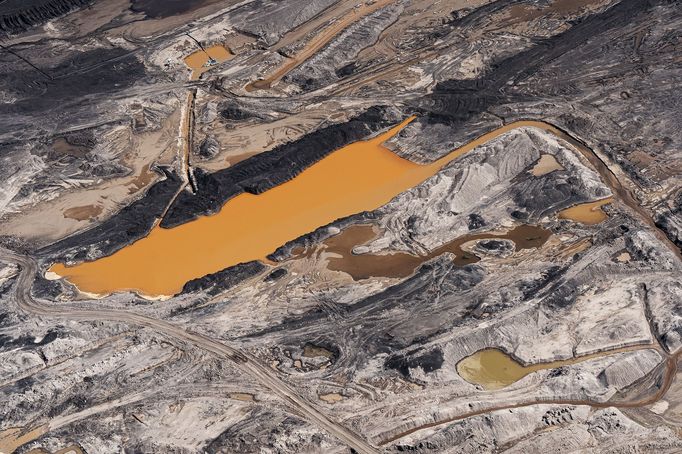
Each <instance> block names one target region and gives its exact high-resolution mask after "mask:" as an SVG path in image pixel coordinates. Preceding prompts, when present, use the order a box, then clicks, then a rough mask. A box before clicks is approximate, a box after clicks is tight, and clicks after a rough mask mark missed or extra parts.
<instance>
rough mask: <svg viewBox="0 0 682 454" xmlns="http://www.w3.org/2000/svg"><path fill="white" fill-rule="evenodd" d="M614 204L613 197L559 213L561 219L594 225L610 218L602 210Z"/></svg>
mask: <svg viewBox="0 0 682 454" xmlns="http://www.w3.org/2000/svg"><path fill="white" fill-rule="evenodd" d="M611 202H613V197H608V198H606V199H601V200H597V201H596V202H588V203H581V204H580V205H576V206H574V207H571V208H567V209H565V210H562V211H560V212H559V219H570V220H571V221H576V222H580V223H582V224H587V225H594V224H599V223H600V222H603V221H605V220H606V219H607V218H608V216H607V215H606V213H604V210H602V209H601V207H603V206H604V205H608V204H609V203H611Z"/></svg>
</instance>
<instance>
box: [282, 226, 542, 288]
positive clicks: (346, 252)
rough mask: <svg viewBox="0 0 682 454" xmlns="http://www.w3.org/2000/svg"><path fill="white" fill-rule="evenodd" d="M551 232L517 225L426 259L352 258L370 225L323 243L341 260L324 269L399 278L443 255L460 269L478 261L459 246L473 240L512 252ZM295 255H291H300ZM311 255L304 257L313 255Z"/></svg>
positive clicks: (537, 242) (451, 244) (370, 233)
mask: <svg viewBox="0 0 682 454" xmlns="http://www.w3.org/2000/svg"><path fill="white" fill-rule="evenodd" d="M551 235H552V232H551V231H549V230H546V229H543V228H542V227H539V226H534V225H520V226H518V227H515V228H514V229H512V230H510V231H509V232H507V233H500V234H495V233H479V234H475V235H464V236H461V237H459V238H456V239H455V240H453V241H451V242H449V243H446V244H444V245H443V246H441V247H439V248H436V249H434V250H433V251H431V252H430V253H429V254H427V255H422V256H417V255H412V254H408V253H405V252H394V253H391V254H381V255H380V254H353V253H352V250H353V248H354V247H355V246H359V245H362V244H365V243H367V242H368V241H370V240H371V239H373V238H374V237H375V236H376V233H375V231H374V228H373V227H372V226H371V225H354V226H350V227H348V228H346V229H345V230H343V231H342V232H341V233H339V234H338V235H336V236H333V237H331V238H329V239H327V240H326V241H325V242H324V246H323V247H324V249H325V251H326V252H331V253H334V254H338V255H340V256H341V257H330V258H329V264H328V265H327V267H328V268H329V269H330V270H334V271H343V272H345V273H348V274H350V275H351V276H352V277H353V279H355V280H360V279H367V278H370V277H394V278H402V277H407V276H409V275H411V274H412V273H413V272H414V270H415V269H416V268H417V267H419V265H421V264H422V263H424V262H426V261H428V260H431V259H433V258H435V257H438V256H440V255H442V254H444V253H446V252H450V253H452V254H454V255H455V257H454V259H453V261H454V263H455V264H457V265H459V266H464V265H468V264H470V263H476V262H478V261H479V260H480V258H479V257H477V256H476V255H474V254H472V253H469V252H465V251H464V250H462V245H463V244H465V243H467V242H469V241H475V240H484V239H497V240H503V239H506V240H511V241H513V242H514V244H515V245H516V248H515V250H517V251H518V250H521V249H531V248H538V247H541V246H542V245H543V244H545V242H546V241H547V239H549V237H550V236H551ZM301 252H302V251H300V250H298V251H295V252H294V254H297V253H298V254H299V255H300V254H301ZM312 253H313V251H310V252H307V253H305V254H306V255H310V254H312Z"/></svg>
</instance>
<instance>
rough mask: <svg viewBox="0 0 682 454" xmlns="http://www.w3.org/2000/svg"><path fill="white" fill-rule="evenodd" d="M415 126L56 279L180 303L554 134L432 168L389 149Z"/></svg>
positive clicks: (61, 270) (59, 268)
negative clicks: (207, 285) (456, 170)
mask: <svg viewBox="0 0 682 454" xmlns="http://www.w3.org/2000/svg"><path fill="white" fill-rule="evenodd" d="M409 121H410V119H408V120H406V121H405V122H403V123H401V124H400V125H398V126H396V127H394V128H392V129H391V130H390V131H388V132H386V133H384V134H382V135H380V136H377V137H376V138H373V139H371V140H367V141H360V142H356V143H353V144H350V145H348V146H345V147H343V148H341V149H339V150H337V151H335V152H333V153H332V154H330V155H329V156H327V157H326V158H324V159H322V160H321V161H319V162H317V163H316V164H314V165H312V166H310V167H309V168H308V169H306V170H304V171H303V172H301V174H299V176H297V177H296V178H294V179H292V180H290V181H289V182H287V183H284V184H282V185H280V186H277V187H275V188H273V189H270V190H269V191H266V192H264V193H262V194H259V195H252V194H241V195H239V196H237V197H235V198H233V199H231V200H229V201H228V202H227V203H226V204H225V205H224V206H223V208H222V209H221V211H220V212H219V213H217V214H215V215H213V216H206V217H202V218H199V219H197V220H195V221H192V222H189V223H187V224H183V225H181V226H178V227H175V228H172V229H162V228H158V227H157V228H154V229H153V230H152V231H151V232H150V234H149V235H148V236H147V237H145V238H143V239H141V240H139V241H137V242H135V243H133V244H131V245H129V246H127V247H125V248H123V249H121V250H120V251H118V252H116V253H114V254H113V255H111V256H108V257H104V258H101V259H99V260H95V261H93V262H85V263H81V264H79V265H75V266H65V265H63V264H56V265H54V266H53V267H52V268H51V269H50V271H52V272H54V273H56V274H58V275H60V276H63V277H65V278H67V279H68V280H69V281H70V282H71V283H73V284H74V285H76V286H77V287H78V288H79V289H80V290H82V291H84V292H89V293H95V294H108V293H111V292H115V291H119V290H135V291H137V292H138V293H140V294H142V295H146V296H163V295H173V294H175V293H178V292H179V291H180V290H181V289H182V287H183V285H184V284H185V283H186V282H187V281H189V280H191V279H195V278H198V277H201V276H204V275H206V274H210V273H214V272H217V271H220V270H222V269H224V268H227V267H230V266H233V265H236V264H238V263H241V262H247V261H251V260H259V259H263V258H264V257H265V256H267V255H268V254H270V253H271V252H273V251H274V250H275V249H276V248H277V247H279V246H281V245H282V244H284V243H286V242H287V241H291V240H293V239H296V238H298V237H299V236H301V235H303V234H305V233H308V232H311V231H313V230H315V229H316V228H317V227H319V226H321V225H325V224H328V223H330V222H332V221H334V220H336V219H338V218H341V217H344V216H349V215H351V214H355V213H358V212H361V211H370V210H375V209H377V208H378V207H380V206H381V205H384V204H385V203H387V202H388V201H390V200H391V199H392V198H393V197H394V196H396V195H397V194H399V193H401V192H403V191H405V190H407V189H409V188H411V187H413V186H415V185H417V184H419V183H421V182H422V181H423V180H425V179H426V178H428V177H429V176H431V175H433V174H434V173H436V172H437V171H438V170H439V169H440V168H442V167H443V166H444V165H445V164H447V163H448V162H450V161H451V160H453V159H455V158H457V157H459V156H461V155H463V154H464V153H466V152H468V151H470V150H471V149H473V148H475V147H476V146H478V145H481V144H483V143H485V142H487V141H489V140H491V139H493V138H495V137H497V136H499V135H500V134H503V133H505V132H507V131H510V130H512V129H514V128H518V127H522V126H533V127H538V126H539V125H540V126H541V127H543V128H545V129H547V128H546V127H545V126H543V125H542V124H541V123H539V122H533V121H521V122H516V123H510V124H508V125H505V126H503V127H501V128H499V129H496V130H494V131H492V132H490V133H488V134H485V135H483V136H481V137H480V138H478V139H476V140H474V141H472V142H470V143H468V144H467V145H465V146H463V147H461V148H458V149H456V150H454V151H452V152H451V153H449V154H448V155H446V156H444V157H443V158H441V159H439V160H437V161H435V162H433V163H431V164H428V165H419V164H415V163H413V162H411V161H408V160H406V159H403V158H400V157H398V156H397V155H395V154H394V153H392V152H391V151H390V150H388V149H387V148H385V147H383V146H382V143H383V142H385V141H386V140H388V139H389V138H391V137H392V136H394V135H395V134H397V133H398V131H399V130H400V129H401V128H402V127H403V126H405V124H407V122H409Z"/></svg>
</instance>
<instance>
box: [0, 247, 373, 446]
mask: <svg viewBox="0 0 682 454" xmlns="http://www.w3.org/2000/svg"><path fill="white" fill-rule="evenodd" d="M0 260H2V261H7V262H10V263H15V264H17V265H19V266H20V267H21V271H20V273H19V275H18V277H17V281H16V285H15V286H14V292H15V297H16V301H17V305H18V307H19V309H21V310H22V311H25V312H28V313H30V314H33V315H38V316H43V317H57V318H68V319H69V320H82V321H93V320H100V321H115V322H122V323H129V324H132V325H137V326H144V327H147V328H150V329H153V330H155V331H157V332H159V333H161V334H164V335H166V336H168V337H170V338H173V339H175V340H178V341H182V342H187V343H190V344H193V345H195V346H197V347H199V348H202V349H204V350H205V351H208V352H210V353H213V354H215V355H217V356H219V357H224V358H228V359H230V360H232V361H233V362H234V363H235V365H236V366H237V367H238V368H239V369H240V370H241V371H243V372H245V373H246V374H248V375H249V376H251V377H253V378H255V379H256V380H258V381H259V382H260V383H261V384H262V385H263V386H265V387H266V388H268V389H270V390H271V391H272V392H273V393H275V394H276V395H277V396H279V397H280V398H282V399H283V400H284V401H285V402H287V403H288V404H289V405H291V407H292V408H294V409H295V410H296V411H297V412H299V413H300V414H301V415H302V416H303V417H304V418H306V419H307V420H308V421H310V422H312V423H315V424H316V425H318V426H319V427H321V428H324V429H325V430H327V431H328V432H329V433H330V434H332V435H334V436H336V437H337V438H339V439H340V440H341V441H343V442H344V443H346V444H347V445H348V446H350V447H351V448H353V449H355V451H357V452H358V453H376V452H378V451H377V450H376V449H375V448H374V447H373V446H371V445H370V444H369V443H367V442H366V441H365V440H363V439H362V438H360V437H359V436H358V435H356V434H355V433H353V432H351V431H350V430H348V429H347V428H346V427H344V426H342V425H341V424H339V423H337V422H334V421H332V420H331V419H329V418H327V416H325V415H324V414H322V413H321V412H320V411H319V410H318V409H317V408H316V407H315V406H313V405H312V404H311V403H309V402H308V401H306V400H305V399H304V398H302V397H300V396H299V395H298V394H296V393H295V392H294V391H293V390H292V389H291V388H290V387H289V386H288V385H286V384H285V383H283V382H282V381H281V380H280V379H279V378H278V377H276V376H275V374H274V371H272V370H271V369H269V368H268V367H266V366H263V365H262V364H260V362H258V360H256V359H255V358H254V357H252V356H250V355H248V354H246V353H244V352H241V351H239V350H238V349H236V348H233V347H230V346H229V345H226V344H223V343H221V342H218V341H215V340H213V339H210V338H208V337H206V336H203V335H201V334H198V333H192V332H189V331H187V330H185V329H183V328H181V327H179V326H177V325H174V324H171V323H168V322H165V321H163V320H158V319H155V318H152V317H147V316H145V315H140V314H135V313H132V312H125V311H119V310H113V309H104V308H102V309H82V308H73V307H69V306H61V305H60V306H50V305H47V304H44V303H42V302H40V301H38V300H36V299H34V298H33V296H32V295H31V285H32V283H33V281H34V279H35V276H36V274H37V272H38V264H37V263H36V261H35V260H34V259H33V258H31V257H27V256H23V255H19V254H16V253H14V252H12V251H10V250H8V249H5V248H2V247H0Z"/></svg>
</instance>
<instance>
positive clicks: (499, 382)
mask: <svg viewBox="0 0 682 454" xmlns="http://www.w3.org/2000/svg"><path fill="white" fill-rule="evenodd" d="M647 348H651V346H648V345H635V346H631V347H621V348H617V349H613V350H608V351H603V352H596V353H590V354H587V355H583V356H578V357H575V358H569V359H564V360H558V361H550V362H546V363H539V364H531V365H529V366H524V365H522V364H520V363H519V362H517V361H516V360H515V359H514V358H512V357H511V356H509V355H508V354H506V353H505V352H503V351H502V350H498V349H496V348H486V349H484V350H479V351H477V352H476V353H474V354H472V355H470V356H467V357H466V358H464V359H462V360H461V361H460V362H459V363H457V373H458V374H459V375H460V377H462V378H463V379H465V380H466V381H468V382H469V383H472V384H475V385H480V386H481V387H483V389H486V390H496V389H501V388H504V387H506V386H509V385H511V384H512V383H516V382H517V381H519V380H521V379H522V378H523V377H525V376H526V375H528V374H531V373H533V372H537V371H540V370H545V369H556V368H558V367H563V366H570V365H572V364H578V363H580V362H583V361H587V360H590V359H595V358H599V357H602V356H608V355H614V354H616V353H623V352H629V351H634V350H642V349H647Z"/></svg>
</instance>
